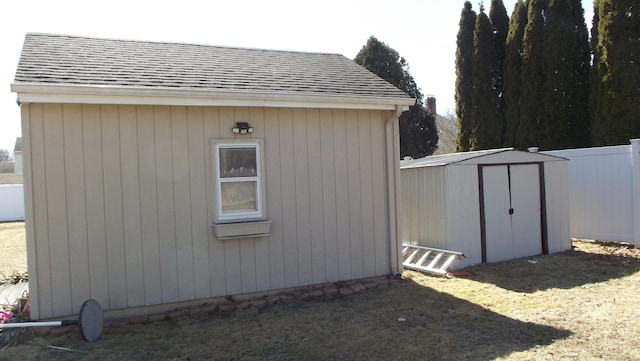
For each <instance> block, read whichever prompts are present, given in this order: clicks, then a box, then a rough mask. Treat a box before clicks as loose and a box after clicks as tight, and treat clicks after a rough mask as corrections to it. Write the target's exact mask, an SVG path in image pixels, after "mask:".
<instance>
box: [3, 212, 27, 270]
mask: <svg viewBox="0 0 640 361" xmlns="http://www.w3.org/2000/svg"><path fill="white" fill-rule="evenodd" d="M26 271H27V243H26V239H25V236H24V223H23V222H10V223H0V279H4V278H5V276H9V275H10V274H11V273H13V272H21V273H22V272H26Z"/></svg>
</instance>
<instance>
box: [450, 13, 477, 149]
mask: <svg viewBox="0 0 640 361" xmlns="http://www.w3.org/2000/svg"><path fill="white" fill-rule="evenodd" d="M475 24H476V13H475V12H474V11H473V10H472V9H471V3H470V2H469V1H466V2H465V3H464V6H463V8H462V12H461V14H460V22H459V30H458V35H457V39H456V94H455V98H456V117H457V118H458V137H457V139H456V150H457V151H459V152H464V151H468V150H469V147H470V145H469V135H470V134H471V119H470V113H471V107H472V97H471V91H472V83H471V71H472V68H471V64H472V58H473V31H474V28H475Z"/></svg>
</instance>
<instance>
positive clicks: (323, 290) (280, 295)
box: [31, 278, 402, 336]
mask: <svg viewBox="0 0 640 361" xmlns="http://www.w3.org/2000/svg"><path fill="white" fill-rule="evenodd" d="M401 281H402V279H399V278H398V279H395V278H369V279H362V280H358V281H340V282H334V283H325V284H318V285H312V286H305V287H298V288H294V289H292V290H290V291H282V292H277V293H273V294H267V295H264V296H262V297H257V298H253V299H243V300H234V299H233V297H232V296H227V297H226V302H221V303H203V304H201V305H199V306H191V307H182V308H176V309H174V310H172V311H167V312H161V313H156V314H151V315H148V316H138V317H131V318H123V319H116V320H110V321H105V323H104V327H105V328H107V327H125V326H128V325H143V324H148V323H153V322H161V321H166V320H177V319H180V318H182V317H185V316H197V315H206V314H213V313H215V312H221V313H231V312H235V311H236V310H245V309H249V308H255V309H265V308H267V307H270V306H274V305H287V304H291V303H294V302H301V301H321V300H332V299H338V298H343V297H348V296H351V295H354V294H358V293H362V292H364V291H373V290H375V289H378V288H387V287H389V286H393V285H394V284H396V283H398V282H401ZM31 330H32V331H33V332H34V333H36V334H37V335H40V336H46V335H52V336H59V335H63V334H66V333H68V332H78V326H77V325H73V326H58V327H34V328H31Z"/></svg>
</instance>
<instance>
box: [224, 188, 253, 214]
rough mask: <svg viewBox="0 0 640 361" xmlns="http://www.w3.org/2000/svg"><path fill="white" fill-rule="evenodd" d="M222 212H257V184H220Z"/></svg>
mask: <svg viewBox="0 0 640 361" xmlns="http://www.w3.org/2000/svg"><path fill="white" fill-rule="evenodd" d="M220 188H221V199H222V212H237V211H257V210H258V202H257V199H256V194H257V182H256V181H243V182H223V183H221V184H220Z"/></svg>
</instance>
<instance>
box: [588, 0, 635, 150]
mask: <svg viewBox="0 0 640 361" xmlns="http://www.w3.org/2000/svg"><path fill="white" fill-rule="evenodd" d="M596 3H597V6H598V8H597V14H598V16H599V21H598V43H597V46H596V49H595V51H596V60H597V63H596V64H595V67H596V69H597V72H599V75H601V78H600V81H601V82H602V85H601V90H602V93H601V94H599V98H598V105H597V106H596V111H597V114H596V116H595V118H596V120H595V122H594V128H595V129H594V135H595V136H596V137H597V141H598V142H599V143H602V144H627V143H628V142H629V139H633V138H639V137H640V86H639V85H638V84H640V71H638V67H639V64H640V41H639V38H638V34H639V33H640V6H638V3H637V1H629V0H598V1H597V2H596Z"/></svg>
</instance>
